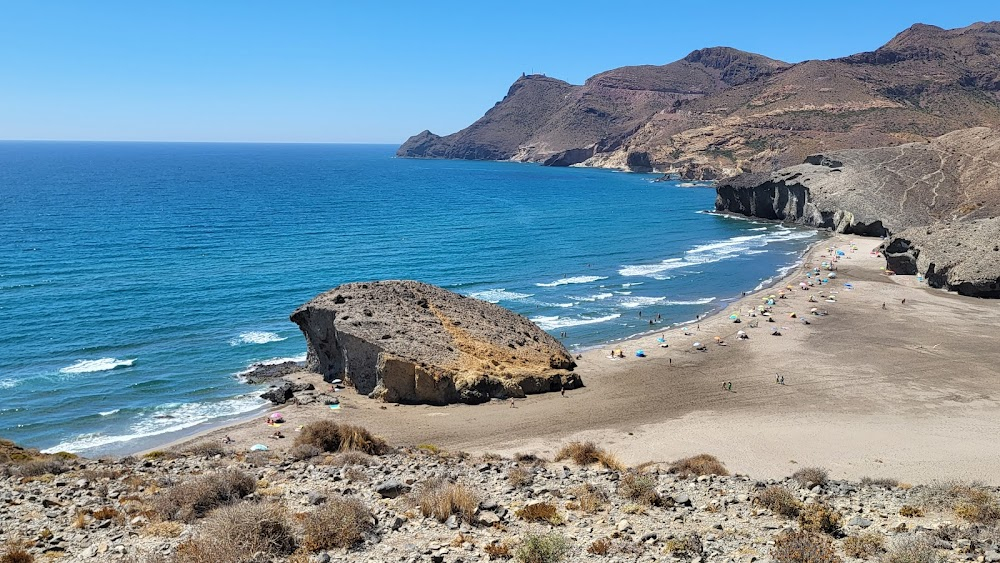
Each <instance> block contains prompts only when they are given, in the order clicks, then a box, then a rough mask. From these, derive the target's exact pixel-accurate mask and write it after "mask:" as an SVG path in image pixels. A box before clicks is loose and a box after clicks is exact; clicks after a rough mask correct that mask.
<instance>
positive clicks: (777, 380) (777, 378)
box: [774, 374, 781, 383]
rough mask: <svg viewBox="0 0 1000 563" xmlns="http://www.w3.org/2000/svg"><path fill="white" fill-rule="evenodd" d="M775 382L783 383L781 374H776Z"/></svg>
mask: <svg viewBox="0 0 1000 563" xmlns="http://www.w3.org/2000/svg"><path fill="white" fill-rule="evenodd" d="M774 382H775V383H781V376H780V375H778V374H774Z"/></svg>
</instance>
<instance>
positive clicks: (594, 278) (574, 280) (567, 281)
mask: <svg viewBox="0 0 1000 563" xmlns="http://www.w3.org/2000/svg"><path fill="white" fill-rule="evenodd" d="M606 279H608V277H607V276H575V277H572V278H563V279H561V280H556V281H554V282H549V283H536V284H535V285H537V286H538V287H557V286H560V285H569V284H575V283H591V282H595V281H600V280H606Z"/></svg>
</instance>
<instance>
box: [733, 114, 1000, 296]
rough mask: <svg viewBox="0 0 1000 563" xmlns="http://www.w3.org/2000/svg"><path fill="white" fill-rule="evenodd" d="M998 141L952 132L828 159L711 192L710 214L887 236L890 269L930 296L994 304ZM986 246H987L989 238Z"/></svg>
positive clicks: (984, 133)
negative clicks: (924, 284) (945, 294)
mask: <svg viewBox="0 0 1000 563" xmlns="http://www.w3.org/2000/svg"><path fill="white" fill-rule="evenodd" d="M998 168H1000V133H998V132H997V131H995V130H993V129H988V128H984V127H979V128H973V129H965V130H960V131H954V132H952V133H948V134H947V135H942V136H941V137H938V138H936V139H933V140H931V141H928V142H921V143H909V144H905V145H900V146H898V147H881V148H875V149H858V150H843V151H833V152H829V153H823V154H817V155H812V156H810V157H808V158H807V159H806V162H805V163H803V164H800V165H797V166H791V167H788V168H784V169H781V170H778V171H777V172H774V173H772V174H743V175H740V176H737V177H735V178H732V179H729V180H726V181H724V182H722V183H720V184H719V186H718V187H717V188H716V191H717V197H716V203H715V205H716V209H717V210H718V211H721V212H726V213H738V214H741V215H747V216H751V217H760V218H763V219H773V220H779V221H788V222H794V223H799V224H803V225H811V226H815V227H825V228H829V229H832V230H835V231H837V232H843V233H853V234H859V235H866V236H892V237H893V239H892V240H891V241H890V244H889V245H888V247H887V249H886V253H887V259H888V267H889V269H891V270H893V271H895V272H896V273H898V274H916V273H921V274H923V275H925V276H926V277H927V280H928V283H930V284H931V285H932V286H935V287H946V288H948V289H952V290H955V291H958V292H959V293H962V294H965V295H977V296H982V297H1000V294H998V293H997V291H996V281H997V273H998V272H1000V269H998V263H997V261H996V259H997V258H998V257H1000V256H998V255H996V254H993V252H992V247H993V245H992V243H991V241H994V240H997V237H996V235H997V234H998V233H997V231H996V225H997V223H996V219H993V218H994V217H997V215H1000V176H998V174H997V169H998ZM991 236H992V237H993V238H990V237H991Z"/></svg>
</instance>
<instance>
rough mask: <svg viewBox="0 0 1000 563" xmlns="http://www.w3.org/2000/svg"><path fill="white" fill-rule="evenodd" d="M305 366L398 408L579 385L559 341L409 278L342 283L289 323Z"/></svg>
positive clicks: (494, 308) (518, 319)
mask: <svg viewBox="0 0 1000 563" xmlns="http://www.w3.org/2000/svg"><path fill="white" fill-rule="evenodd" d="M291 319H292V321H293V322H295V323H296V324H297V325H299V328H300V329H301V330H302V333H303V334H304V335H305V337H306V343H307V344H308V354H307V360H306V363H307V366H308V367H309V369H311V370H313V371H317V372H319V373H321V374H323V377H324V379H325V380H326V381H332V380H333V379H343V380H344V381H346V382H347V383H348V384H350V385H352V386H354V388H355V389H357V391H358V392H359V393H363V394H367V395H370V396H371V397H373V398H378V399H381V400H383V401H387V402H398V403H429V404H438V405H440V404H447V403H456V402H464V403H481V402H484V401H488V400H489V399H490V398H491V397H497V398H506V397H523V396H524V395H525V394H531V393H542V392H546V391H556V390H559V389H560V388H562V387H563V386H565V387H566V388H574V387H578V386H580V384H581V382H580V379H579V377H577V376H576V375H574V374H573V373H571V370H572V369H573V368H574V367H575V366H576V364H575V363H574V362H573V358H572V356H570V354H569V353H568V352H567V351H566V348H564V347H563V346H562V344H560V343H559V341H558V340H556V339H555V338H553V337H552V336H550V335H549V334H547V333H546V332H545V331H543V330H541V329H540V328H538V327H537V326H535V325H534V324H533V323H532V322H531V321H529V320H527V319H526V318H524V317H522V316H520V315H517V314H515V313H513V312H511V311H509V310H507V309H504V308H503V307H500V306H498V305H494V304H492V303H487V302H485V301H480V300H478V299H473V298H470V297H465V296H463V295H459V294H457V293H452V292H450V291H447V290H445V289H442V288H440V287H435V286H432V285H428V284H424V283H420V282H415V281H376V282H368V283H349V284H345V285H341V286H339V287H336V288H334V289H331V290H330V291H327V292H326V293H323V294H321V295H319V296H318V297H316V298H314V299H313V300H312V301H309V302H308V303H306V304H305V305H303V306H301V307H299V308H298V309H297V310H296V311H295V312H294V313H293V314H292V316H291Z"/></svg>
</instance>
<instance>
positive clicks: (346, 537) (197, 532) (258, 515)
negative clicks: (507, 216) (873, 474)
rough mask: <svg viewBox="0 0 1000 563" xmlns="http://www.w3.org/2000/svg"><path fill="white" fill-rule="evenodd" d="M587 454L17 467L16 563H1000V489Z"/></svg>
mask: <svg viewBox="0 0 1000 563" xmlns="http://www.w3.org/2000/svg"><path fill="white" fill-rule="evenodd" d="M576 450H577V451H576V452H574V453H576V454H577V455H578V456H582V457H581V458H580V459H581V460H582V461H588V459H587V456H588V455H592V454H595V455H593V456H592V457H595V458H599V459H600V460H602V461H603V464H602V463H601V462H595V463H594V464H591V465H583V466H581V465H578V464H576V463H574V462H573V461H571V460H569V459H563V460H560V461H558V462H556V461H546V460H539V459H537V458H534V457H533V456H522V457H520V458H515V459H510V458H507V459H505V458H500V457H499V456H492V455H485V456H481V457H470V456H467V455H463V454H461V453H458V452H444V451H441V450H439V449H437V448H436V447H434V446H432V445H423V446H420V447H417V448H400V449H392V450H391V451H389V453H385V454H383V455H374V456H370V455H366V454H362V453H359V452H355V451H352V452H345V453H337V454H326V453H319V452H318V450H316V449H315V448H313V447H311V446H304V445H300V446H298V447H296V448H293V449H292V450H291V451H290V452H288V453H285V454H280V455H279V454H273V453H271V452H249V453H244V452H232V451H226V450H224V449H223V448H222V447H220V446H218V445H215V444H213V443H203V444H201V445H196V446H194V447H191V448H189V449H188V450H187V451H184V452H153V453H150V454H147V455H145V456H143V457H127V458H123V459H99V460H89V459H81V458H70V457H68V456H64V457H62V458H60V457H49V458H45V459H35V460H34V461H27V460H26V459H24V456H13V457H15V458H17V457H22V458H23V459H21V460H17V459H15V460H13V461H9V462H8V463H7V464H5V465H3V466H2V468H0V475H3V476H2V477H0V536H2V537H3V538H4V539H6V540H7V542H8V544H7V547H6V550H7V551H6V552H3V551H0V554H5V555H0V561H5V562H6V561H31V560H32V559H30V558H25V559H12V558H10V557H13V555H14V554H16V553H18V552H19V551H18V549H19V547H18V546H20V547H23V548H24V550H25V551H26V553H27V554H29V555H28V557H30V556H34V558H35V559H34V560H50V559H51V560H60V561H118V560H124V561H135V562H162V561H176V562H189V561H213V562H214V563H223V562H225V561H261V562H265V561H303V562H305V561H398V562H416V561H437V562H473V561H488V560H506V559H509V558H512V559H514V560H517V561H527V562H535V561H538V562H545V561H559V560H564V561H621V562H624V561H740V562H749V561H769V560H775V561H838V560H844V561H852V560H856V559H878V560H884V561H934V560H939V559H936V558H943V560H948V561H1000V553H998V552H1000V545H998V543H997V542H998V541H1000V529H998V524H997V522H998V521H1000V505H998V501H997V498H998V497H997V490H996V489H990V488H985V487H981V488H980V487H975V486H967V485H956V484H944V485H941V484H938V485H932V486H911V485H909V484H904V483H898V482H896V481H894V480H893V479H874V480H864V481H862V482H847V481H838V480H833V479H831V480H827V479H826V476H825V475H824V472H822V471H818V470H811V469H807V470H804V471H803V472H801V473H800V474H799V475H798V478H797V479H796V478H792V477H789V478H786V479H782V480H778V481H761V480H757V479H754V478H753V477H751V476H745V475H733V476H723V475H715V474H706V475H697V473H703V472H706V471H708V472H712V471H714V472H724V470H723V468H722V467H720V466H718V464H715V463H714V462H712V460H707V461H706V460H697V459H696V460H695V461H694V462H693V463H687V464H681V465H672V466H671V465H655V464H651V465H646V466H640V467H639V468H632V469H626V468H624V467H621V466H620V464H617V462H616V461H615V460H614V458H613V457H611V456H609V455H607V454H606V453H604V452H602V451H600V450H590V449H587V448H582V449H581V448H580V447H577V448H576ZM9 457H10V456H8V458H9ZM515 457H516V456H515ZM557 457H558V456H557ZM609 467H610V468H609ZM686 472H690V474H687V475H686V474H685V473H686ZM213 479H214V481H213ZM208 483H215V485H209V484H208ZM345 499H357V501H360V504H357V503H354V504H351V506H353V507H354V508H352V509H351V510H347V509H345V508H344V507H345V506H347V505H348V504H350V503H345ZM227 505H228V506H227ZM352 510H353V512H352ZM345 514H347V516H345ZM782 514H784V515H782ZM801 529H805V530H812V532H810V533H802V534H794V533H792V532H794V531H797V530H801ZM261 538H263V539H261ZM265 540H266V541H265ZM5 556H6V557H8V559H5V558H4V557H5Z"/></svg>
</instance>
